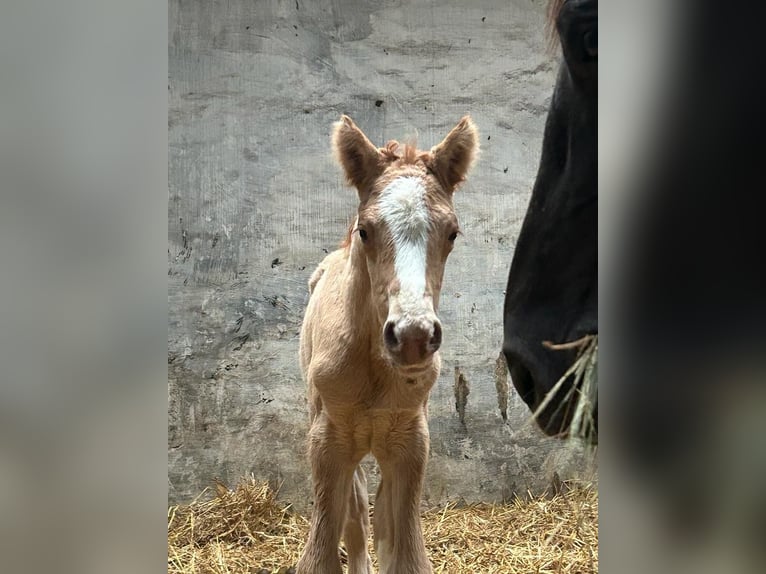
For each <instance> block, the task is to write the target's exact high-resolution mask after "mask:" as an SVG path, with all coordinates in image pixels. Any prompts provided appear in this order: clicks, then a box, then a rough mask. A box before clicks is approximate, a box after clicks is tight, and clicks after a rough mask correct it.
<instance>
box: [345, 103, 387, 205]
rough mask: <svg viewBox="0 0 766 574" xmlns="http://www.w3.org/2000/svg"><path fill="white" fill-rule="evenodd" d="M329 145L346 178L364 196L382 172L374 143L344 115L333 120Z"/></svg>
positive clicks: (380, 158)
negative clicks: (333, 124)
mask: <svg viewBox="0 0 766 574" xmlns="http://www.w3.org/2000/svg"><path fill="white" fill-rule="evenodd" d="M332 147H333V153H334V154H335V158H336V159H337V160H338V162H339V163H340V165H341V166H343V171H344V173H345V175H346V181H347V182H348V183H349V184H351V185H353V186H355V187H356V189H357V190H358V192H359V197H360V198H363V197H364V196H365V195H366V194H367V193H369V191H370V187H371V186H372V184H373V182H374V181H375V180H376V179H377V178H378V176H379V175H380V174H381V173H383V169H384V168H385V161H384V157H383V155H382V154H381V153H380V151H379V150H378V148H376V147H375V146H374V145H373V143H372V142H371V141H370V140H369V139H367V136H365V135H364V134H363V133H362V130H360V129H359V128H358V127H356V124H355V123H354V122H353V121H352V120H351V118H350V117H348V116H346V115H343V116H341V118H340V121H338V122H336V123H335V129H334V130H333V134H332Z"/></svg>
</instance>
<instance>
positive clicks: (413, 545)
mask: <svg viewBox="0 0 766 574" xmlns="http://www.w3.org/2000/svg"><path fill="white" fill-rule="evenodd" d="M428 448H429V436H428V424H427V422H426V417H425V413H422V415H420V416H417V417H415V418H414V419H413V420H412V421H410V422H409V424H407V425H403V427H402V428H397V429H395V430H393V431H392V432H390V433H389V435H388V437H387V438H386V441H385V444H384V445H381V448H380V449H379V451H378V453H377V454H375V456H376V458H377V459H378V464H379V465H380V470H381V475H382V478H381V482H380V486H379V488H378V494H377V496H376V499H375V513H374V516H373V537H374V540H375V552H376V554H377V555H378V562H379V564H380V574H431V573H432V572H433V569H432V567H431V563H430V561H429V560H428V553H427V552H426V547H425V542H424V540H423V530H422V528H421V523H420V499H421V495H422V492H423V480H424V478H425V471H426V461H427V459H428Z"/></svg>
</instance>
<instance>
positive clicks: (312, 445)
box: [296, 413, 356, 574]
mask: <svg viewBox="0 0 766 574" xmlns="http://www.w3.org/2000/svg"><path fill="white" fill-rule="evenodd" d="M309 458H310V460H311V477H312V482H313V485H314V510H313V512H312V513H311V525H310V527H309V537H308V541H307V542H306V547H305V548H304V550H303V555H302V556H301V559H300V560H299V561H298V564H297V567H296V574H342V572H343V570H342V568H341V565H340V559H339V557H338V544H339V542H340V536H341V532H342V530H343V524H344V521H345V520H346V510H347V508H348V501H349V497H350V496H351V488H352V486H351V485H352V483H353V480H354V468H355V467H356V463H353V462H352V453H351V452H350V446H349V445H348V444H347V443H345V441H344V440H343V439H342V437H339V436H338V435H337V434H336V433H335V432H334V431H333V429H332V428H331V425H330V423H329V422H328V421H327V419H326V417H325V416H324V415H323V414H322V413H320V414H318V415H317V417H316V420H314V422H313V424H312V426H311V430H310V431H309Z"/></svg>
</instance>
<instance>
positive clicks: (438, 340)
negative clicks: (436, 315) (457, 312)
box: [429, 321, 442, 351]
mask: <svg viewBox="0 0 766 574" xmlns="http://www.w3.org/2000/svg"><path fill="white" fill-rule="evenodd" d="M441 344H442V326H441V323H439V321H436V322H435V323H434V334H433V335H432V336H431V340H430V341H429V345H430V346H431V349H433V350H434V351H436V350H437V349H439V347H441Z"/></svg>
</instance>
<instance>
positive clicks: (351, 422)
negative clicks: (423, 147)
mask: <svg viewBox="0 0 766 574" xmlns="http://www.w3.org/2000/svg"><path fill="white" fill-rule="evenodd" d="M322 267H323V268H324V273H323V274H322V277H321V278H320V279H319V282H318V283H317V285H316V287H315V291H314V293H313V294H312V296H311V299H310V301H309V309H308V310H307V313H306V314H307V317H308V318H309V319H308V320H307V321H306V323H305V325H304V329H305V330H304V335H303V339H302V344H301V367H302V370H303V372H304V373H305V376H306V379H307V380H308V381H309V402H310V406H309V409H310V418H311V431H310V434H309V437H310V443H311V447H312V448H313V449H316V450H317V458H319V459H321V466H320V468H319V472H320V473H321V474H326V475H330V474H334V475H338V479H339V483H338V484H336V485H332V484H326V485H325V486H324V488H323V491H322V492H320V493H317V495H318V499H317V500H315V502H314V504H315V512H322V510H323V509H324V505H326V510H327V517H326V521H327V522H326V523H325V524H324V531H323V532H317V533H316V534H317V535H318V536H324V537H326V538H325V539H324V540H323V542H324V543H323V544H321V547H322V548H323V549H324V550H325V551H326V552H327V553H328V555H327V556H324V557H317V558H318V559H319V560H320V562H319V563H323V564H327V565H329V564H333V563H334V562H337V560H338V546H337V544H338V540H339V539H340V537H341V530H343V537H344V538H345V542H346V550H347V552H348V556H349V572H352V573H353V572H364V573H367V572H371V569H370V563H369V559H368V556H367V537H368V533H369V524H368V518H367V517H368V511H367V482H366V480H365V476H364V472H363V471H362V469H361V468H357V465H358V464H359V463H360V462H361V460H362V458H363V457H364V456H365V455H366V454H367V453H370V452H372V454H373V455H374V456H375V458H376V459H377V461H378V464H379V465H380V469H381V473H382V481H381V488H380V489H379V490H378V494H377V497H376V502H375V528H376V531H375V534H376V536H375V550H376V552H377V553H378V556H379V561H380V563H381V566H382V567H383V566H384V564H385V563H386V557H389V556H390V557H393V556H396V558H397V561H396V562H398V561H399V560H401V561H404V559H405V557H408V558H411V559H412V561H413V562H415V563H416V568H414V569H413V570H411V571H413V572H425V571H428V562H427V561H425V556H426V555H425V547H423V543H422V536H421V533H420V522H419V520H418V519H417V518H418V513H417V510H418V504H419V501H420V488H421V484H422V480H423V473H424V471H425V463H426V456H427V453H428V440H429V439H428V425H427V422H426V401H427V400H428V394H429V391H430V390H431V387H432V386H433V384H434V382H435V381H436V377H437V375H438V368H439V359H438V356H437V357H436V358H435V360H434V362H433V366H432V368H431V369H430V370H429V372H427V373H424V374H423V375H420V376H418V377H417V378H413V379H405V378H403V377H402V376H401V375H400V374H399V373H397V372H396V371H395V370H394V369H393V368H392V367H391V365H390V364H389V361H388V360H387V358H386V357H384V356H382V353H381V350H380V349H379V347H380V345H379V342H378V340H379V339H380V333H381V332H382V331H383V325H381V324H380V322H379V320H378V318H377V316H376V313H374V311H373V310H372V309H371V308H370V305H369V302H370V300H371V297H370V282H369V278H368V276H367V274H366V273H364V268H365V267H366V265H365V264H364V255H363V254H361V253H359V249H358V248H356V249H355V248H353V247H352V248H351V249H350V250H348V251H346V250H339V251H336V252H334V253H332V254H330V255H329V256H327V258H325V260H324V261H323V262H322ZM360 269H361V270H363V272H361V273H360V272H359V271H360ZM317 323H324V324H323V325H322V328H321V329H314V326H315V325H316V324H317ZM401 465H406V466H407V468H406V469H402V468H399V467H400V466H401ZM354 469H356V471H355V470H354ZM349 489H350V490H351V491H352V493H351V495H350V496H349V494H348V492H349ZM394 503H396V506H398V508H397V507H395V504H394ZM346 513H348V518H347V519H346ZM394 514H397V515H401V516H402V517H409V524H406V525H404V524H399V525H398V526H399V528H400V530H398V532H399V533H401V534H404V536H400V537H398V540H395V539H394V538H395V537H394V534H393V533H392V532H386V530H387V524H389V523H391V522H393V515H394ZM344 522H345V524H344ZM397 522H398V521H397ZM395 546H396V548H395ZM418 560H419V562H418ZM320 571H321V572H324V571H327V572H332V571H333V570H330V569H327V570H323V569H321V568H320V569H317V572H320ZM338 571H339V570H338ZM382 571H385V570H382Z"/></svg>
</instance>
